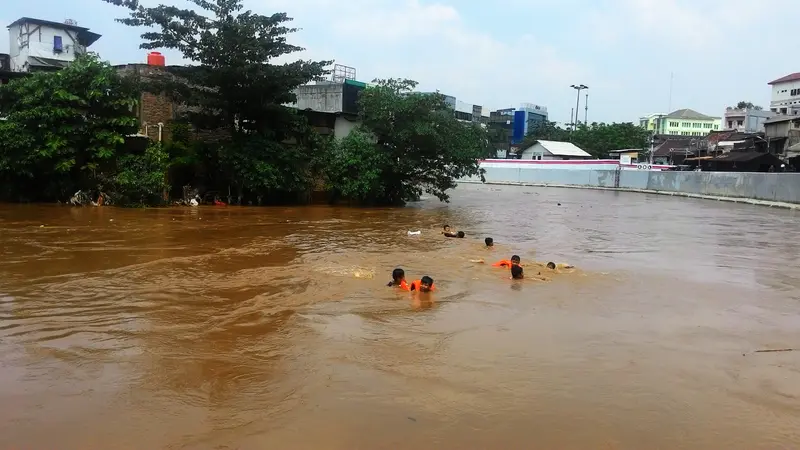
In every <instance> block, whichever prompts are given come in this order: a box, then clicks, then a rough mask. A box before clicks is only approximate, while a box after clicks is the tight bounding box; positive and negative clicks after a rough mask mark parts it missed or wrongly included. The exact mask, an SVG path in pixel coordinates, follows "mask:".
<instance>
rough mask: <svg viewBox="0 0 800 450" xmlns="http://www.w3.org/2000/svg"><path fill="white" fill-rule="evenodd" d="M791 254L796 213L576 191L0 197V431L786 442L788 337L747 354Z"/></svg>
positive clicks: (772, 328) (307, 439) (795, 355)
mask: <svg viewBox="0 0 800 450" xmlns="http://www.w3.org/2000/svg"><path fill="white" fill-rule="evenodd" d="M445 223H447V224H450V225H451V226H453V227H454V228H455V229H458V230H463V231H465V232H466V234H467V238H466V239H446V238H444V237H442V236H441V234H440V228H441V225H442V224H445ZM417 230H419V231H421V235H419V236H409V235H408V234H407V232H408V231H417ZM486 236H492V237H493V238H494V240H495V242H496V243H497V245H496V248H495V249H494V250H486V249H484V248H482V242H483V238H484V237H486ZM514 253H516V254H519V255H520V256H521V257H522V260H523V264H525V263H526V262H527V263H528V264H527V265H526V274H527V275H529V278H528V279H526V280H525V281H522V282H512V281H511V280H509V279H508V272H507V271H506V270H502V269H496V268H492V267H491V266H490V265H489V264H477V263H473V262H470V260H473V259H485V260H486V261H487V262H492V261H494V260H498V259H503V258H508V257H510V256H511V254H514ZM798 255H800V221H798V217H797V213H796V212H792V211H785V210H777V209H769V208H764V207H755V206H747V205H736V204H728V203H718V202H713V201H705V200H694V199H684V198H674V197H666V196H653V195H641V194H632V193H615V192H607V191H591V190H579V189H575V190H571V189H545V188H524V187H498V186H475V185H462V186H460V187H459V188H458V189H457V190H456V191H455V192H454V193H453V199H452V203H450V204H442V203H439V202H438V201H435V200H424V201H422V202H419V203H415V204H412V205H409V207H406V208H403V209H348V208H331V207H323V206H314V207H302V208H239V207H216V208H215V207H200V208H173V209H146V210H127V209H117V208H69V207H57V206H19V205H13V206H8V205H6V206H0V405H1V406H0V449H12V448H13V449H17V448H23V449H56V448H57V449H160V448H164V449H184V448H185V449H233V448H239V449H342V450H344V449H348V450H350V449H393V450H394V449H414V450H421V449H454V450H456V449H457V450H463V449H512V448H514V449H522V448H525V449H581V450H583V449H637V450H638V449H743V450H744V449H746V450H756V449H765V450H766V449H770V450H772V449H781V448H786V449H789V448H797V446H798V445H800V444H799V443H800V351H786V352H770V353H758V352H756V351H757V350H763V349H787V348H796V349H797V348H800V316H799V315H798V312H800V268H798V264H797V262H798ZM534 260H536V261H555V262H568V263H572V264H574V265H576V266H577V270H576V271H574V272H572V273H557V274H549V275H548V277H550V278H551V280H550V281H536V280H534V279H532V278H531V277H530V276H532V275H534V274H535V273H536V272H537V270H536V267H535V266H534V265H532V264H531V262H532V261H534ZM397 266H401V267H403V268H404V269H405V271H406V274H407V278H408V279H409V281H410V280H413V279H418V278H420V277H421V276H423V275H430V276H431V277H433V278H434V279H435V283H436V286H437V292H436V293H435V294H433V296H432V298H430V299H424V300H421V299H419V298H416V299H415V298H414V297H412V296H410V295H408V294H407V293H401V292H397V291H395V290H393V289H390V288H387V287H386V283H387V282H388V281H389V273H390V272H391V270H392V269H394V268H395V267H397Z"/></svg>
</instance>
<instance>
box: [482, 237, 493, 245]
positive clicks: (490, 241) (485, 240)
mask: <svg viewBox="0 0 800 450" xmlns="http://www.w3.org/2000/svg"><path fill="white" fill-rule="evenodd" d="M483 242H486V246H487V247H491V246H493V245H494V239H492V238H490V237H488V238H486V239H484V240H483Z"/></svg>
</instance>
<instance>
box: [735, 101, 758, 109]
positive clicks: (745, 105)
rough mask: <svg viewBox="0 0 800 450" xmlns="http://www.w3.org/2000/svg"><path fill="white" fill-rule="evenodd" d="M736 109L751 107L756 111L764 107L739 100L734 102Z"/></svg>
mask: <svg viewBox="0 0 800 450" xmlns="http://www.w3.org/2000/svg"><path fill="white" fill-rule="evenodd" d="M736 109H753V110H756V111H761V110H762V109H764V108H762V107H760V106H758V105H754V104H753V103H752V102H745V101H741V102H739V103H737V104H736Z"/></svg>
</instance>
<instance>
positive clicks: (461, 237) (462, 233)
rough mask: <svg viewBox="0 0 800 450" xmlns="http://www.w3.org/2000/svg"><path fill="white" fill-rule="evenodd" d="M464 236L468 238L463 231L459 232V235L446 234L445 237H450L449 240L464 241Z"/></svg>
mask: <svg viewBox="0 0 800 450" xmlns="http://www.w3.org/2000/svg"><path fill="white" fill-rule="evenodd" d="M464 236H466V234H464V232H463V231H459V232H458V233H455V234H453V233H450V234H445V237H449V238H459V239H464Z"/></svg>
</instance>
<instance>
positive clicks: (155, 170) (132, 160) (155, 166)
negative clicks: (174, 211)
mask: <svg viewBox="0 0 800 450" xmlns="http://www.w3.org/2000/svg"><path fill="white" fill-rule="evenodd" d="M168 168H169V154H168V153H167V152H166V151H165V150H164V149H163V148H162V147H161V144H155V143H154V144H150V145H149V146H148V147H147V149H145V151H144V153H143V154H135V153H129V154H125V155H122V156H120V158H119V160H118V162H117V173H116V174H115V175H114V178H113V180H114V185H115V187H116V190H115V194H116V195H115V196H116V197H117V199H118V200H119V202H120V203H121V204H123V205H127V206H141V205H156V204H160V203H163V198H162V195H163V193H164V189H165V188H166V187H167V183H166V180H165V178H164V174H165V173H166V172H167V169H168Z"/></svg>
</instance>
